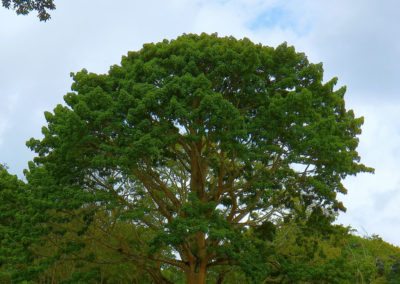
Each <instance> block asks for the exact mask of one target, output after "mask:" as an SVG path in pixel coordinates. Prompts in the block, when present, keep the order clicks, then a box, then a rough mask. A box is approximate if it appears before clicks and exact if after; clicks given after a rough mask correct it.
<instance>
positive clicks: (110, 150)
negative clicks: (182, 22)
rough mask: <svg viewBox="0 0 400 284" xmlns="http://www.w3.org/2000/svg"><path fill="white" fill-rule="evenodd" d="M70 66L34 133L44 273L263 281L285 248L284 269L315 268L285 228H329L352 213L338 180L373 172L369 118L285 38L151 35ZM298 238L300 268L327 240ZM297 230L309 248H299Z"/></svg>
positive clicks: (32, 181) (32, 177)
mask: <svg viewBox="0 0 400 284" xmlns="http://www.w3.org/2000/svg"><path fill="white" fill-rule="evenodd" d="M72 77H73V80H74V83H73V85H72V92H71V93H68V94H67V95H66V96H65V97H64V99H65V105H58V106H57V107H56V108H55V109H54V111H53V112H46V113H45V117H46V120H47V125H46V126H45V127H43V129H42V133H43V138H42V139H40V140H36V139H31V140H30V141H28V146H29V147H30V148H31V149H32V150H34V151H35V152H36V154H37V156H36V157H35V159H34V162H33V163H31V164H30V168H29V171H27V172H26V177H27V180H28V185H29V188H30V190H31V192H32V200H33V201H34V204H35V206H34V207H32V206H31V207H30V208H34V210H40V213H41V216H42V220H41V221H40V222H36V223H33V224H37V223H40V225H41V228H44V230H45V231H46V234H43V235H42V236H41V237H39V236H38V239H40V240H41V241H43V242H45V243H46V242H47V243H51V244H53V245H52V247H53V249H52V250H51V251H53V253H49V251H48V250H46V246H43V245H42V246H40V245H37V246H35V247H34V248H35V249H36V252H39V251H42V252H43V251H44V252H47V253H45V254H44V255H45V257H43V259H52V260H53V262H52V264H51V263H49V264H48V267H49V269H50V268H51V267H54V265H56V263H57V262H59V261H62V263H64V262H63V261H65V259H67V258H68V257H72V256H73V257H75V258H76V257H78V258H83V259H84V260H85V261H86V262H88V263H90V262H95V261H98V262H100V261H102V260H104V259H107V258H110V257H111V258H116V260H118V261H122V260H126V261H127V262H129V263H132V265H133V267H135V270H136V271H144V272H146V273H147V275H149V276H150V277H151V279H152V281H154V282H157V283H170V282H171V281H177V282H179V281H181V280H182V278H181V277H180V276H179V277H178V278H174V277H173V276H172V274H171V273H170V271H180V273H183V274H185V277H184V279H185V280H186V281H187V282H189V283H204V282H205V281H206V274H207V271H208V276H207V277H209V278H210V277H213V279H214V280H216V279H233V278H234V277H236V278H237V279H246V281H248V282H253V283H259V282H260V281H262V279H264V278H265V277H267V276H268V274H271V273H275V272H274V269H273V267H270V266H269V265H268V257H269V256H279V257H278V258H277V259H275V260H274V261H278V262H279V263H281V267H282V268H281V270H280V271H281V272H282V271H285V273H286V274H287V275H288V277H291V279H295V280H296V281H297V280H298V279H300V280H301V279H306V278H307V277H309V275H320V274H321V271H322V270H323V269H322V268H321V269H320V270H318V269H317V268H315V269H314V270H315V271H311V270H310V269H311V268H310V267H308V268H307V269H308V272H306V273H305V272H301V270H299V269H297V268H296V267H297V266H298V265H300V262H298V261H297V260H296V259H294V260H293V259H292V258H291V257H288V258H285V257H283V256H284V254H283V253H282V256H280V255H281V254H280V253H279V254H278V253H275V252H277V251H279V249H280V247H279V245H277V244H275V243H274V242H275V240H277V239H278V240H279V238H280V237H279V236H280V234H281V233H280V232H281V231H282V230H283V229H282V228H283V227H282V225H281V224H285V222H286V223H291V222H292V221H293V222H294V221H296V222H297V223H299V224H301V226H303V227H308V228H311V229H312V230H315V231H317V230H321V228H328V227H329V226H328V225H329V224H330V222H331V221H332V220H333V219H334V218H333V216H334V214H335V212H337V211H338V210H344V207H343V205H342V204H341V203H340V202H338V200H337V199H336V194H337V193H338V192H339V193H345V192H346V189H345V188H344V186H343V184H342V180H343V178H345V177H346V176H347V175H355V174H357V173H359V172H370V171H372V169H370V168H367V167H366V166H364V165H363V164H361V163H359V161H360V158H359V156H358V153H357V151H356V148H357V145H358V138H357V135H359V134H360V133H361V128H360V127H361V125H362V122H363V119H362V118H356V117H355V116H354V114H353V112H352V111H351V110H347V109H346V108H345V102H344V99H343V96H344V93H345V88H339V89H337V90H335V89H334V86H335V84H336V81H337V80H336V79H332V80H330V81H328V82H327V83H323V69H322V65H321V64H312V63H309V62H308V60H307V58H306V56H305V55H304V54H302V53H297V52H296V51H295V49H294V48H293V47H289V46H287V45H286V44H282V45H280V46H278V47H277V48H272V47H267V46H262V45H260V44H258V45H257V44H254V43H252V42H251V41H250V40H248V39H242V40H237V39H235V38H233V37H225V38H220V37H218V36H217V35H215V34H214V35H207V34H201V35H192V34H191V35H183V36H181V37H179V38H177V39H176V40H171V41H167V40H165V41H163V42H160V43H157V44H146V45H144V46H143V48H142V49H141V50H139V51H137V52H130V53H128V55H127V56H124V57H123V58H122V62H121V65H115V66H112V67H111V68H110V71H109V72H108V73H107V74H101V75H98V74H93V73H89V72H88V71H86V70H82V71H81V72H78V73H76V74H72ZM32 210H33V209H32ZM36 212H39V211H36ZM301 226H300V228H302V227H301ZM296 230H297V229H296ZM304 232H306V231H305V230H304V231H303V233H304ZM296 236H297V237H298V238H297V237H296V239H290V242H294V241H297V242H294V243H293V246H294V248H295V251H296V250H298V251H299V254H300V255H301V258H302V262H301V263H305V260H306V259H309V258H310V257H312V256H313V255H314V254H315V252H316V251H317V249H316V247H318V246H317V244H318V240H317V239H313V237H312V236H310V235H307V234H304V236H302V235H299V234H296ZM302 238H305V240H307V242H308V240H309V244H307V245H306V246H298V247H296V244H297V245H299V244H298V242H299V241H301V240H302ZM93 244H95V246H96V248H97V249H95V248H93ZM103 252H107V253H106V254H105V255H103ZM178 255H179V257H178ZM282 257H283V258H282ZM37 261H38V260H36V262H37ZM332 261H333V260H332ZM52 265H53V266H52ZM324 265H326V267H329V265H333V266H335V265H336V264H331V263H324ZM321 267H322V266H321ZM96 269H99V268H98V267H97V266H93V267H92V266H87V267H86V268H85V269H81V270H79V271H78V272H77V273H78V274H76V275H78V276H79V277H81V278H82V277H83V278H82V279H86V280H87V278H85V277H86V276H85V275H92V274H91V273H92V271H98V270H96ZM174 269H175V270H174ZM303 270H304V269H303ZM299 271H300V272H299ZM281 272H276V273H281ZM97 275H98V274H97ZM232 275H235V276H232ZM78 276H74V277H78ZM60 277H61V276H60ZM168 277H169V278H168ZM229 277H233V278H229ZM313 277H314V276H313ZM326 277H328V276H326ZM65 279H66V278H65ZM74 279H77V278H72V280H71V281H75V280H74ZM179 279H180V280H179ZM326 279H327V280H326V281H328V280H329V281H330V280H331V278H326ZM96 281H97V280H96ZM232 281H233V280H232Z"/></svg>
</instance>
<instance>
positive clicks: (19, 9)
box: [2, 0, 56, 21]
mask: <svg viewBox="0 0 400 284" xmlns="http://www.w3.org/2000/svg"><path fill="white" fill-rule="evenodd" d="M2 4H3V7H5V8H7V9H14V10H15V12H16V13H17V14H18V15H27V14H29V13H30V12H32V11H37V12H38V17H39V19H40V20H41V21H47V20H49V19H50V14H49V12H48V10H54V9H55V8H56V5H55V4H54V2H53V0H2Z"/></svg>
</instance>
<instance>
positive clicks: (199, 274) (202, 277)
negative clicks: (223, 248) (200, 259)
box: [186, 264, 207, 284]
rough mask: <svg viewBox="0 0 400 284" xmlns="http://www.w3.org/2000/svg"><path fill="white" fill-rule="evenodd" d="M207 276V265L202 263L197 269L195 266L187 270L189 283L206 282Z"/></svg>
mask: <svg viewBox="0 0 400 284" xmlns="http://www.w3.org/2000/svg"><path fill="white" fill-rule="evenodd" d="M206 278H207V265H206V264H201V265H200V266H199V267H198V269H197V271H196V269H195V267H194V266H192V267H191V268H190V269H188V270H187V271H186V283H187V284H205V283H206Z"/></svg>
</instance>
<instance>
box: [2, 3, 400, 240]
mask: <svg viewBox="0 0 400 284" xmlns="http://www.w3.org/2000/svg"><path fill="white" fill-rule="evenodd" d="M55 3H56V5H57V10H56V11H54V12H52V19H51V20H50V21H48V22H46V23H43V22H39V20H38V19H37V18H36V15H35V14H34V13H33V14H31V15H29V16H16V15H15V14H14V13H13V12H12V11H8V10H5V9H4V8H0V162H2V163H6V164H7V165H8V166H9V170H10V172H12V173H14V174H18V175H19V176H22V170H23V169H24V168H25V167H26V164H27V161H28V160H30V159H32V157H33V154H32V153H31V152H30V151H29V150H28V149H27V148H26V147H25V141H26V140H28V139H29V138H30V137H40V129H41V127H42V126H43V125H44V123H45V121H44V117H43V112H44V111H45V110H52V109H53V108H54V107H55V105H56V104H57V103H62V102H63V101H62V97H63V95H64V94H65V93H66V92H68V91H69V90H70V85H71V79H70V77H69V74H70V72H76V71H78V70H80V69H82V68H86V69H88V70H89V71H91V72H99V73H105V72H107V71H108V68H109V66H110V65H113V64H117V63H119V62H120V58H121V56H122V55H124V54H126V53H127V51H128V50H138V49H140V48H141V46H142V44H143V43H146V42H157V41H161V40H162V39H164V38H167V39H172V38H175V37H177V36H179V35H181V34H182V33H201V32H208V33H213V32H218V34H219V35H221V36H222V35H233V36H235V37H238V38H242V37H248V38H250V39H251V40H253V41H255V42H261V43H263V44H265V45H270V46H276V45H278V44H280V43H282V42H283V41H287V42H288V43H289V44H290V45H294V46H295V47H296V49H297V50H298V51H301V52H305V53H306V54H307V55H308V57H309V59H310V61H312V62H315V63H317V62H323V64H324V68H325V79H326V80H328V79H330V78H331V77H333V76H337V77H339V84H338V85H339V86H341V85H346V86H347V87H348V91H347V94H346V102H347V107H348V108H352V109H354V111H355V113H356V115H358V116H364V117H365V124H364V127H363V134H362V135H361V136H360V146H359V152H360V154H361V157H362V162H363V163H365V164H366V165H368V166H372V167H374V168H375V170H376V173H375V174H374V175H371V174H361V175H358V176H357V177H351V178H349V179H347V180H346V181H345V184H346V185H347V187H348V190H349V193H348V194H347V195H346V196H341V197H340V198H341V199H342V200H343V201H344V203H345V206H346V207H347V209H348V210H347V213H345V214H341V215H340V216H339V222H340V223H343V224H345V225H351V226H352V227H354V228H355V229H357V230H358V231H359V232H360V233H361V234H363V235H372V234H378V235H380V236H381V237H383V238H384V239H385V240H387V241H389V242H391V243H394V244H397V245H400V178H399V174H398V172H399V164H400V119H399V118H400V96H399V91H398V90H399V83H400V78H399V74H400V72H399V71H400V70H399V69H400V29H399V26H400V1H396V0H393V1H391V0H380V1H379V0H352V1H349V0H336V1H327V0H326V1H324V0H319V1H318V0H301V1H300V0H299V1H297V0H280V1H272V0H271V1H269V0H264V1H259V0H236V1H235V0H231V1H230V0H214V1H211V0H205V1H200V0H197V1H195V0H147V1H132V0H114V1H109V0H85V1H82V0H55Z"/></svg>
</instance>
